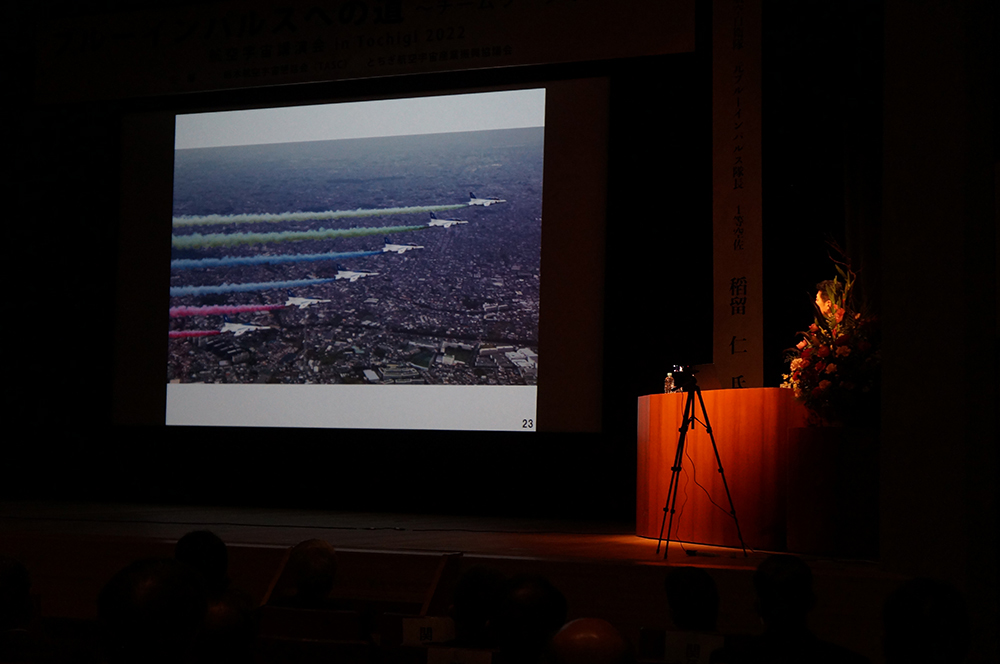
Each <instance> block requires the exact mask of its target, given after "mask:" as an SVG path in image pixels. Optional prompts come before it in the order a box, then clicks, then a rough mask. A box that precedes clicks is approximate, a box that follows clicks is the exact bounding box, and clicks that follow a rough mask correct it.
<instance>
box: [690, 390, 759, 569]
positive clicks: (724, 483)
mask: <svg viewBox="0 0 1000 664" xmlns="http://www.w3.org/2000/svg"><path fill="white" fill-rule="evenodd" d="M697 392H698V403H700V404H701V415H702V417H704V418H705V430H706V431H707V432H708V438H709V440H711V441H712V451H714V452H715V462H716V463H717V464H718V466H719V475H721V476H722V486H723V488H725V490H726V498H727V499H728V500H729V513H730V514H731V515H732V517H733V522H734V523H735V524H736V536H737V537H739V538H740V546H742V547H743V557H744V558H745V557H746V556H747V545H746V542H744V541H743V533H742V532H741V531H740V520H739V519H738V518H736V507H735V506H734V505H733V496H732V495H731V494H730V493H729V483H728V482H727V481H726V472H725V471H724V470H723V469H722V458H721V457H720V456H719V446H718V445H716V444H715V434H713V433H712V424H711V423H710V422H709V421H708V411H707V410H706V409H705V400H704V399H703V398H702V397H701V390H700V389H698V390H697Z"/></svg>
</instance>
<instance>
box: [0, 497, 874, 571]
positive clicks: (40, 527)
mask: <svg viewBox="0 0 1000 664" xmlns="http://www.w3.org/2000/svg"><path fill="white" fill-rule="evenodd" d="M192 530H211V531H213V532H215V533H216V534H217V535H218V536H219V537H221V538H222V539H223V541H225V542H226V543H227V544H230V545H248V546H269V547H270V546H278V547H287V546H291V545H293V544H296V543H297V542H301V541H303V540H306V539H310V538H319V539H324V540H327V541H329V542H330V543H331V544H333V545H334V547H336V548H338V549H346V550H373V551H399V552H404V551H409V552H462V553H463V554H465V555H467V556H475V557H516V558H527V559H538V560H577V561H619V562H628V563H632V564H652V565H663V564H667V563H671V564H684V565H704V566H710V567H720V566H721V567H739V568H755V567H756V566H757V565H758V564H759V563H760V561H762V560H763V559H764V558H765V557H766V556H767V555H769V552H767V551H755V550H753V549H752V548H751V546H750V545H752V543H748V548H747V555H746V556H744V553H743V551H742V550H740V549H731V548H725V547H718V546H710V545H704V544H696V543H678V542H671V544H670V555H669V557H668V561H666V562H665V561H664V559H663V549H662V548H661V549H660V553H659V554H657V552H656V549H657V541H656V540H655V539H648V538H644V537H638V536H636V534H635V527H634V526H633V525H632V524H621V523H596V522H595V523H591V522H583V521H559V520H552V519H522V518H500V517H463V516H443V515H415V514H380V513H357V512H352V513H348V512H329V511H303V510H283V509H262V508H246V507H239V508H235V507H192V506H164V505H136V504H128V505H126V504H89V503H88V504H73V503H62V502H58V503H57V502H51V503H49V502H5V503H0V533H5V532H6V533H21V534H27V533H37V534H40V535H48V536H57V535H67V536H74V535H77V536H107V537H125V538H144V539H155V540H161V541H164V540H169V541H176V540H177V539H179V538H180V537H182V536H183V535H184V534H185V533H187V532H190V531H192ZM814 560H815V561H818V560H819V559H814ZM829 562H830V563H833V564H834V566H836V567H838V568H843V567H844V566H848V567H858V568H870V567H871V566H872V563H870V562H865V561H829Z"/></svg>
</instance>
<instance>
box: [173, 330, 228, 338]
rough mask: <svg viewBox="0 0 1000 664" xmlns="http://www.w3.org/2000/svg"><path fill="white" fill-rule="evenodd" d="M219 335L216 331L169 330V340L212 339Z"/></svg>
mask: <svg viewBox="0 0 1000 664" xmlns="http://www.w3.org/2000/svg"><path fill="white" fill-rule="evenodd" d="M217 334H221V333H220V332H219V331H218V330H170V332H169V335H168V336H169V337H170V338H171V339H185V338H187V337H214V336H215V335H217Z"/></svg>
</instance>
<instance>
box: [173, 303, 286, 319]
mask: <svg viewBox="0 0 1000 664" xmlns="http://www.w3.org/2000/svg"><path fill="white" fill-rule="evenodd" d="M284 308H285V305H283V304H237V305H214V306H209V307H170V317H171V318H177V317H178V316H223V315H226V314H245V313H252V312H254V311H271V310H272V309H284Z"/></svg>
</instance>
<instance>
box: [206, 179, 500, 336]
mask: <svg viewBox="0 0 1000 664" xmlns="http://www.w3.org/2000/svg"><path fill="white" fill-rule="evenodd" d="M506 202H507V201H506V200H504V199H502V198H497V197H495V196H490V197H487V198H479V197H477V196H476V194H475V193H474V192H471V191H470V192H469V205H482V206H483V207H489V206H490V205H494V204H496V203H506ZM430 215H431V218H430V221H429V222H428V223H427V225H428V226H438V227H441V228H451V227H452V226H454V225H456V224H467V223H469V222H468V221H464V220H462V219H439V218H438V217H437V215H436V214H434V213H433V212H431V213H430ZM423 248H424V247H423V245H418V244H412V243H410V244H394V243H392V242H390V241H389V238H388V237H387V238H385V244H384V245H383V247H382V252H383V253H396V254H403V253H405V252H407V251H410V250H411V249H423ZM377 274H378V272H356V271H354V270H345V269H344V268H343V267H342V266H341V265H337V274H336V275H334V279H336V280H340V279H347V280H348V281H350V282H355V281H357V280H358V279H360V278H361V277H371V276H375V275H377ZM310 276H311V277H312V278H317V277H316V275H310ZM324 302H330V300H319V299H315V298H308V297H295V296H293V295H292V292H291V291H289V292H288V299H287V300H286V301H285V306H286V307H298V308H299V309H306V308H308V307H310V306H312V305H314V304H321V303H324ZM223 319H224V321H225V323H224V325H223V326H222V330H220V332H223V333H225V332H232V333H233V335H234V336H237V337H239V336H242V335H244V334H246V333H247V332H255V331H257V330H270V329H274V328H272V327H271V326H269V325H247V324H243V323H233V322H231V321H230V320H229V318H228V317H227V316H224V317H223Z"/></svg>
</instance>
